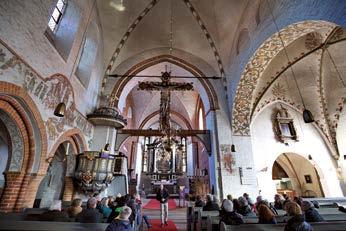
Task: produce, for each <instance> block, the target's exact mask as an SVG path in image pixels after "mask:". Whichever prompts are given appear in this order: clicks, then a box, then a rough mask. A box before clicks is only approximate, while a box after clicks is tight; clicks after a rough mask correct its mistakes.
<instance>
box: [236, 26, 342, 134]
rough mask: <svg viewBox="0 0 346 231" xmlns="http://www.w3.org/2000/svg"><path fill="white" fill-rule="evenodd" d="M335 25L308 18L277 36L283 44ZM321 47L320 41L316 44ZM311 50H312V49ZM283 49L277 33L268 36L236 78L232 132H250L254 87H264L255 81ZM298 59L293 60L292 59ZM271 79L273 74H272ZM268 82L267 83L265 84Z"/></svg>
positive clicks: (326, 29) (253, 105) (305, 52)
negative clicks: (238, 79) (281, 39)
mask: <svg viewBox="0 0 346 231" xmlns="http://www.w3.org/2000/svg"><path fill="white" fill-rule="evenodd" d="M336 26H337V25H336V24H334V23H330V22H326V21H318V20H309V21H303V22H298V23H294V24H291V25H289V26H287V27H285V28H284V29H282V30H281V31H280V36H281V38H283V42H284V44H285V46H289V45H290V44H291V43H293V42H294V41H296V40H297V39H299V38H301V37H302V36H305V35H307V34H309V33H313V32H316V31H323V32H324V34H326V36H325V37H324V38H323V39H326V37H328V35H329V34H330V33H331V32H332V31H333V30H334V29H335V28H336ZM320 46H323V43H322V44H320ZM312 50H313V49H312ZM282 52H283V47H282V44H281V41H280V38H279V36H278V33H275V34H273V35H272V36H271V37H269V38H268V39H267V40H266V41H265V42H264V43H263V44H262V45H261V46H260V47H259V48H258V49H257V51H256V52H255V53H254V55H253V56H252V57H251V59H250V60H249V62H248V63H247V65H246V66H245V69H244V71H243V73H242V75H241V77H240V81H239V85H238V87H237V91H236V95H235V98H234V104H233V112H232V128H233V132H234V134H236V135H250V123H251V119H252V118H251V116H252V113H253V109H254V107H255V106H256V104H255V103H254V101H256V97H257V94H256V93H258V92H257V91H258V88H259V87H260V88H261V89H266V88H267V87H268V86H263V85H260V84H259V80H260V79H261V77H262V75H263V73H264V71H265V70H266V69H267V68H268V67H269V65H270V63H271V61H272V60H273V59H274V58H275V57H276V56H277V55H278V54H279V53H282ZM310 52H311V49H309V50H307V51H304V52H302V53H301V54H300V57H299V58H303V57H305V56H306V54H308V53H310ZM296 61H298V60H294V62H296ZM290 65H292V63H284V64H283V67H282V68H281V70H279V71H278V72H277V73H274V76H277V75H280V74H281V72H282V71H283V70H284V69H286V68H287V66H290ZM272 78H273V79H274V78H275V77H272ZM268 84H270V83H268Z"/></svg>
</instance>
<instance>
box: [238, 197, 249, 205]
mask: <svg viewBox="0 0 346 231" xmlns="http://www.w3.org/2000/svg"><path fill="white" fill-rule="evenodd" d="M238 202H239V206H240V207H245V206H248V205H249V203H248V201H247V200H246V198H245V197H239V198H238Z"/></svg>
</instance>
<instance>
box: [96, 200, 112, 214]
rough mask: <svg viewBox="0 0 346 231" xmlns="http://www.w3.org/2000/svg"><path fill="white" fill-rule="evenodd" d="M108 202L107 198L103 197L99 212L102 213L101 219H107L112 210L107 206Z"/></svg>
mask: <svg viewBox="0 0 346 231" xmlns="http://www.w3.org/2000/svg"><path fill="white" fill-rule="evenodd" d="M108 201H109V199H108V197H104V198H102V200H101V203H100V207H99V212H100V213H102V215H103V218H108V217H109V215H110V214H111V212H112V209H111V208H109V206H108Z"/></svg>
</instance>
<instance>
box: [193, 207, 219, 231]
mask: <svg viewBox="0 0 346 231" xmlns="http://www.w3.org/2000/svg"><path fill="white" fill-rule="evenodd" d="M219 213H220V212H219V211H199V212H198V217H197V224H196V231H203V230H207V218H208V216H210V217H218V216H219Z"/></svg>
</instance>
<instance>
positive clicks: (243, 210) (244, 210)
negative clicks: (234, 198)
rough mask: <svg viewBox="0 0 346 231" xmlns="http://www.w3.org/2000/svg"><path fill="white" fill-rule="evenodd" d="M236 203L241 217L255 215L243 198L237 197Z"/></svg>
mask: <svg viewBox="0 0 346 231" xmlns="http://www.w3.org/2000/svg"><path fill="white" fill-rule="evenodd" d="M238 202H239V208H238V213H240V214H241V215H243V216H250V215H255V214H254V213H253V212H252V210H251V207H250V205H249V203H248V201H247V200H246V199H245V197H239V198H238Z"/></svg>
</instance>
